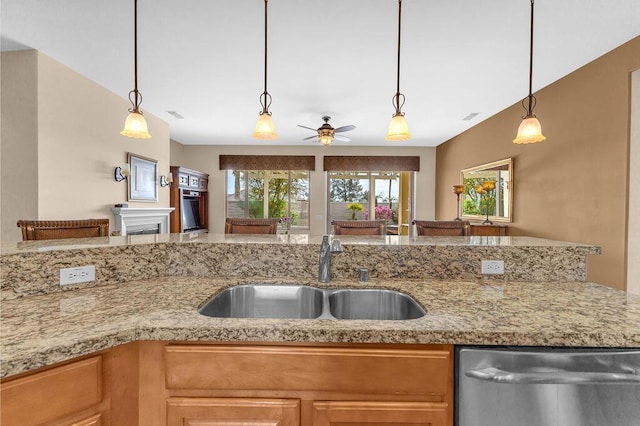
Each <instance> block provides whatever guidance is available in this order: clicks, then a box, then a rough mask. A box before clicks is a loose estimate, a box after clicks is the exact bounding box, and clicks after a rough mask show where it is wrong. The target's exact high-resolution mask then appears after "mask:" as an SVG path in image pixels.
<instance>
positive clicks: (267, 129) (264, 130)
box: [253, 112, 278, 140]
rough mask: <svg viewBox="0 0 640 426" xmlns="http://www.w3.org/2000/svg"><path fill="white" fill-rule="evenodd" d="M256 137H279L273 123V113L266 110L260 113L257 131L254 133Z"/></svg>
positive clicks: (266, 138)
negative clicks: (270, 113)
mask: <svg viewBox="0 0 640 426" xmlns="http://www.w3.org/2000/svg"><path fill="white" fill-rule="evenodd" d="M253 137H254V138H256V139H265V140H272V139H277V138H278V135H277V134H276V128H275V126H274V124H273V119H272V118H271V115H269V114H268V113H266V112H263V113H260V116H258V121H257V122H256V131H255V132H254V133H253Z"/></svg>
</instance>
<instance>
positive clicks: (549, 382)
mask: <svg viewBox="0 0 640 426" xmlns="http://www.w3.org/2000/svg"><path fill="white" fill-rule="evenodd" d="M455 404H456V413H455V414H456V415H455V419H456V425H458V426H503V425H504V426H507V425H509V426H516V425H518V426H614V425H615V426H640V348H639V349H631V350H630V349H618V350H616V349H611V350H609V349H607V350H599V349H566V348H520V347H470V346H469V347H465V346H461V347H457V348H456V403H455Z"/></svg>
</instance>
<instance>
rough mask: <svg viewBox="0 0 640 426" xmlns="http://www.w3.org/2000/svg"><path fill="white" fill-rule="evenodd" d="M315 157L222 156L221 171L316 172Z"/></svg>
mask: <svg viewBox="0 0 640 426" xmlns="http://www.w3.org/2000/svg"><path fill="white" fill-rule="evenodd" d="M315 169H316V157H315V156H313V155H221V156H220V170H315Z"/></svg>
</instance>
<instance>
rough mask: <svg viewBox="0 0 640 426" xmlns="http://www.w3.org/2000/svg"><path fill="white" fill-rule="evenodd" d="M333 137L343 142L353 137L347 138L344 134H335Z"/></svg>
mask: <svg viewBox="0 0 640 426" xmlns="http://www.w3.org/2000/svg"><path fill="white" fill-rule="evenodd" d="M333 138H334V139H335V140H337V141H342V142H350V141H351V139H349V138H345V137H344V136H342V135H333Z"/></svg>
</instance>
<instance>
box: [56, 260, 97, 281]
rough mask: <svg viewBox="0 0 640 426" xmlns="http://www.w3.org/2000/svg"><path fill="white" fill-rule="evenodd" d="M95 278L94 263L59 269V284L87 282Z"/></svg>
mask: <svg viewBox="0 0 640 426" xmlns="http://www.w3.org/2000/svg"><path fill="white" fill-rule="evenodd" d="M95 280H96V267H95V265H89V266H79V267H77V268H62V269H60V285H69V284H79V283H87V282H91V281H95Z"/></svg>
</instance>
